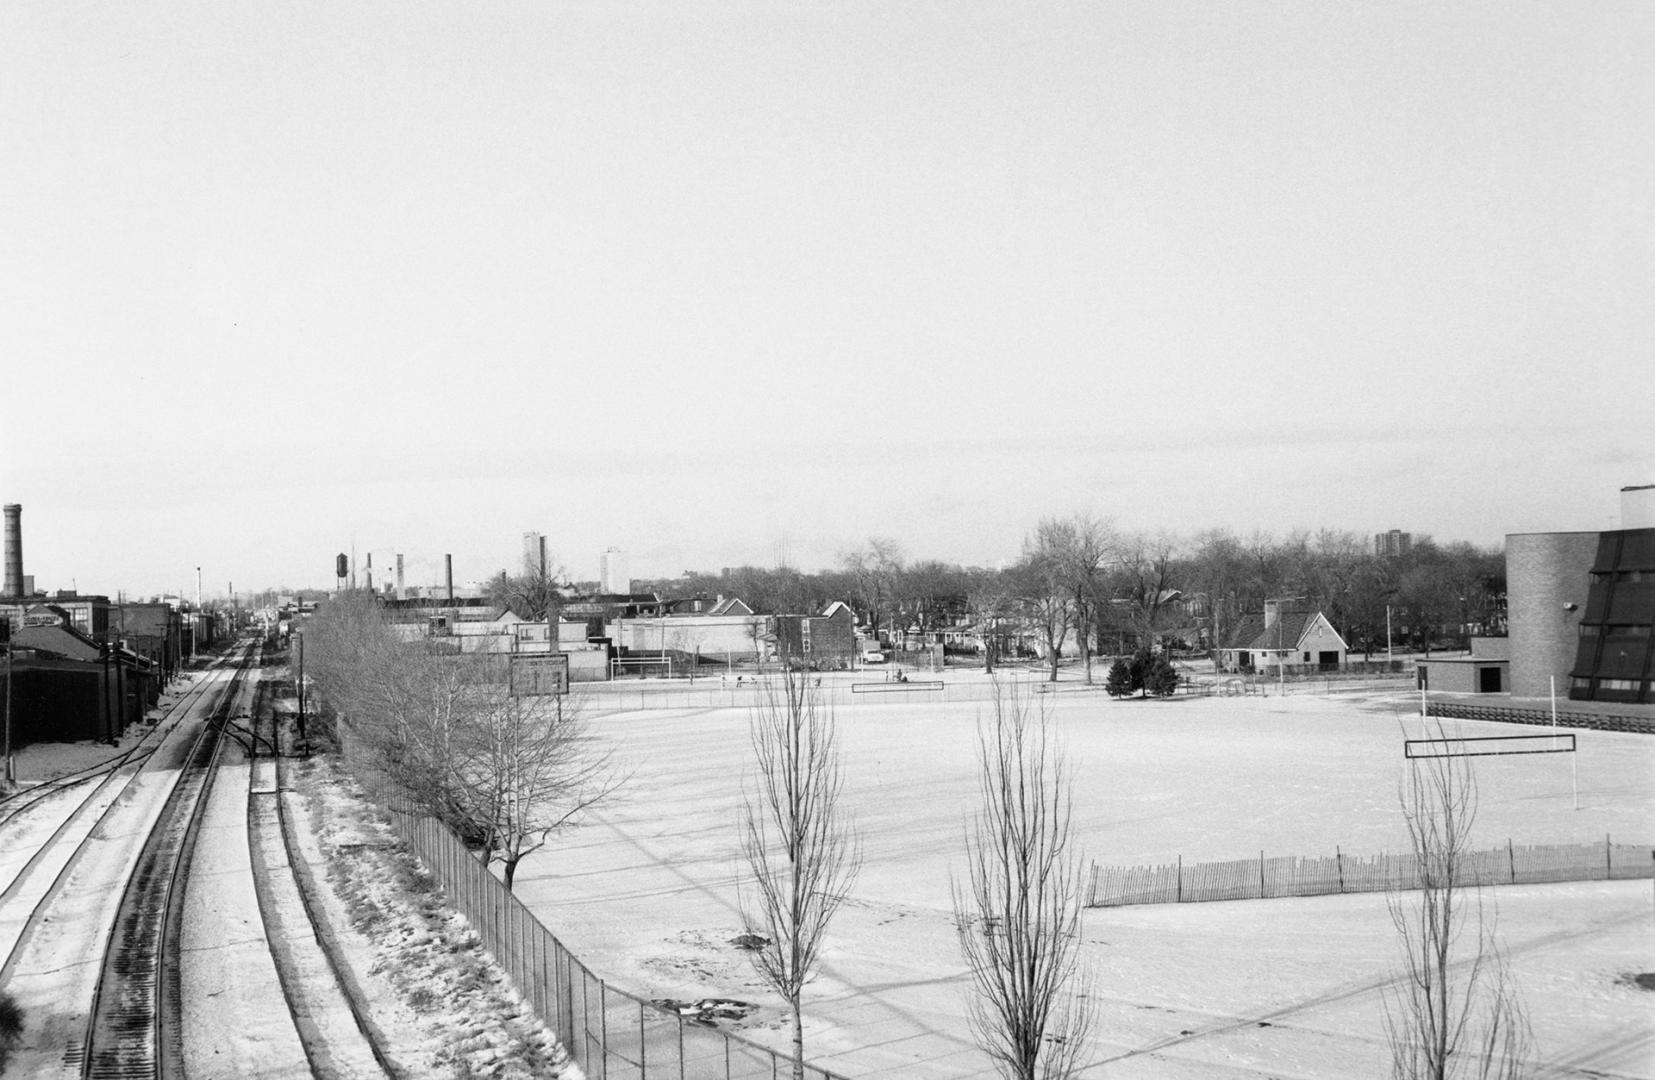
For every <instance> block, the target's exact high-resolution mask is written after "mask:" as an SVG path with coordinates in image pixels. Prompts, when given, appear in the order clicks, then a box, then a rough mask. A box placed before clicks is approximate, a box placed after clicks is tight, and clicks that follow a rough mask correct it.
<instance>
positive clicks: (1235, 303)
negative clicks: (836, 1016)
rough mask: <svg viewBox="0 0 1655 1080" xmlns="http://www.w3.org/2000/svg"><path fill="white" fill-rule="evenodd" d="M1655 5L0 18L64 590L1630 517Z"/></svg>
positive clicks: (18, 341)
mask: <svg viewBox="0 0 1655 1080" xmlns="http://www.w3.org/2000/svg"><path fill="white" fill-rule="evenodd" d="M1652 57H1655V4H1650V3H1648V2H1647V0H1626V2H1620V3H1616V2H1595V3H1589V4H1583V3H1575V2H1568V3H1523V2H1516V3H1513V2H1509V0H1501V2H1498V3H1488V4H1471V3H1448V4H1443V3H1438V2H1431V3H1420V4H1396V3H1383V4H1378V3H1373V4H1367V3H1363V4H1358V3H1327V2H1324V0H1306V2H1303V3H1218V2H1206V3H1168V2H1165V0H1155V2H1150V3H1112V2H1104V0H1095V2H1087V3H1076V4H1056V3H1039V2H1032V3H1015V4H1013V3H1004V2H1001V3H979V2H964V0H949V2H939V3H892V2H889V0H878V2H867V3H853V2H844V3H802V2H801V3H773V2H765V3H722V2H720V3H711V2H709V3H694V2H684V0H670V2H669V0H661V2H649V3H623V2H616V0H596V2H587V3H562V2H545V0H543V2H540V3H521V2H519V3H513V2H504V0H490V2H489V3H483V4H478V3H458V2H452V3H441V2H438V3H432V2H423V0H421V2H411V0H398V2H396V3H388V2H375V0H366V2H363V0H353V2H351V3H347V4H339V3H315V2H310V0H301V2H296V3H288V4H280V5H273V4H268V3H238V2H224V0H213V2H210V3H209V2H180V0H168V2H166V3H150V2H124V3H118V4H108V3H99V4H93V3H85V2H77V0H8V2H7V3H6V4H4V5H0V260H3V261H0V351H3V352H0V355H3V356H4V370H5V385H6V391H5V395H4V399H3V400H4V407H3V409H0V425H3V443H0V447H3V454H0V500H3V501H5V502H17V503H21V504H22V505H23V524H24V555H25V563H26V565H25V571H26V572H28V573H32V574H34V575H35V577H36V581H37V584H38V585H39V586H41V587H44V588H58V587H69V586H70V585H71V584H72V583H74V584H78V586H79V587H80V588H81V589H82V590H83V591H88V590H96V591H106V592H110V593H114V592H115V591H117V590H121V589H124V590H127V591H129V592H144V591H151V590H159V589H170V588H179V587H184V588H187V589H193V587H194V576H195V567H196V566H198V565H199V566H201V567H202V568H203V575H204V577H205V579H206V587H207V590H208V591H209V592H215V591H219V590H222V589H224V588H225V587H226V584H227V583H229V582H235V583H236V587H237V589H238V590H239V589H242V588H246V587H252V586H263V585H274V584H279V583H285V584H289V585H327V584H331V583H332V557H333V555H334V554H335V553H336V552H339V551H348V550H350V549H351V547H352V545H353V544H354V545H355V547H356V549H357V550H358V551H359V552H367V551H373V552H375V553H376V559H375V562H376V564H378V565H383V560H384V559H385V558H386V557H387V556H386V554H385V553H389V552H394V551H401V552H404V553H405V554H406V556H407V560H408V566H409V571H408V573H409V580H410V581H411V582H413V581H429V580H435V577H436V575H437V573H438V568H439V567H440V565H441V560H442V555H443V553H445V552H452V553H453V554H454V558H455V573H456V577H457V578H459V579H460V580H462V581H463V580H468V579H474V578H477V577H481V576H485V575H487V574H489V573H491V572H494V571H496V570H498V569H499V568H501V567H503V566H507V565H514V564H515V563H516V561H517V559H518V557H519V550H520V542H521V540H520V538H521V534H522V533H523V532H524V531H525V530H527V529H537V530H540V531H542V532H544V533H546V534H547V536H548V538H549V543H550V546H551V548H552V550H553V551H555V552H556V553H558V554H559V555H560V556H561V557H562V559H563V561H564V562H565V564H566V565H567V566H568V568H569V569H570V570H571V571H572V572H573V573H574V574H575V575H576V576H577V577H582V578H590V577H595V576H596V574H597V558H598V553H599V552H600V551H602V550H603V549H604V548H605V547H608V546H611V545H614V546H617V547H620V548H623V549H625V550H627V551H628V552H629V553H630V561H631V568H632V571H633V573H634V575H636V576H646V575H666V574H676V573H677V572H679V571H680V570H684V569H689V568H697V569H716V568H717V567H719V566H724V565H732V564H737V563H742V562H754V563H760V564H767V565H768V564H773V563H774V562H775V561H776V560H777V559H778V558H787V559H788V560H789V561H790V562H792V563H793V564H794V565H798V566H801V567H804V568H816V567H820V566H826V565H829V564H832V563H833V562H835V561H836V559H837V556H838V555H839V553H841V552H843V551H845V550H847V549H850V548H852V547H855V546H857V545H858V544H860V543H861V542H862V541H863V540H864V539H865V538H867V537H868V536H870V535H881V536H889V537H891V538H893V539H895V540H897V541H898V542H899V543H900V544H901V545H902V546H903V547H904V548H905V549H906V550H907V552H908V553H909V554H910V555H911V556H915V557H936V558H942V559H946V560H952V561H960V562H965V563H977V564H994V563H998V562H1000V561H1002V560H1005V559H1008V558H1011V557H1014V556H1015V555H1016V553H1017V550H1018V548H1019V546H1020V544H1021V540H1022V537H1023V535H1024V534H1025V532H1027V531H1028V530H1029V529H1030V528H1031V526H1032V525H1033V524H1034V523H1035V522H1036V521H1037V520H1038V519H1039V518H1040V517H1041V516H1042V515H1048V514H1066V513H1070V512H1075V511H1084V512H1088V513H1092V514H1096V515H1098V516H1100V517H1106V518H1112V519H1113V520H1114V521H1115V522H1116V523H1117V524H1119V525H1121V526H1123V527H1126V528H1136V529H1150V530H1158V529H1168V530H1172V531H1176V532H1182V533H1188V532H1192V531H1194V530H1197V529H1200V528H1206V527H1216V526H1223V527H1228V528H1232V529H1235V530H1237V531H1240V532H1250V531H1252V530H1254V529H1260V528H1262V529H1268V530H1271V531H1273V532H1277V533H1282V532H1285V531H1287V530H1290V529H1293V528H1299V527H1307V528H1317V527H1323V526H1331V527H1337V528H1349V529H1355V530H1360V531H1363V532H1373V531H1377V530H1381V529H1387V528H1392V527H1396V528H1402V529H1408V530H1412V531H1414V532H1416V533H1422V532H1423V533H1430V534H1432V535H1435V536H1436V537H1438V538H1439V539H1445V540H1453V539H1465V540H1472V541H1475V542H1478V543H1495V542H1498V541H1499V540H1500V539H1501V537H1502V536H1503V535H1504V534H1505V533H1507V532H1518V531H1530V530H1549V529H1598V528H1606V527H1615V526H1616V525H1617V524H1618V496H1617V492H1618V489H1619V488H1620V487H1621V486H1623V485H1627V484H1645V483H1652V482H1655V393H1652V387H1655V377H1652V375H1651V372H1652V371H1655V366H1652V364H1651V353H1652V352H1655V210H1652V205H1655V62H1652V59H1651V58H1652Z"/></svg>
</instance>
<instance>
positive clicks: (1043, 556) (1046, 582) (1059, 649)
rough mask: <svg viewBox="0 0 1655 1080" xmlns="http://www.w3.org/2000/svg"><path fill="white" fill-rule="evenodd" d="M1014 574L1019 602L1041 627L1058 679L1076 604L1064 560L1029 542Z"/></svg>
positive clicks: (1054, 678) (1052, 676)
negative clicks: (1063, 563)
mask: <svg viewBox="0 0 1655 1080" xmlns="http://www.w3.org/2000/svg"><path fill="white" fill-rule="evenodd" d="M1011 576H1012V580H1013V582H1014V583H1015V587H1016V590H1017V602H1018V606H1019V607H1021V608H1022V611H1023V614H1024V617H1025V618H1026V619H1027V620H1028V621H1029V623H1031V624H1032V625H1033V626H1034V628H1035V629H1036V630H1037V631H1039V633H1040V641H1041V644H1043V645H1044V646H1045V647H1046V662H1047V663H1048V664H1049V665H1050V673H1049V676H1050V681H1051V682H1056V681H1057V667H1058V663H1059V661H1060V660H1061V659H1062V655H1063V643H1064V641H1066V640H1067V639H1068V637H1069V627H1070V625H1071V624H1072V623H1073V621H1074V605H1073V602H1072V600H1071V598H1070V596H1069V588H1068V585H1067V582H1066V579H1065V577H1064V574H1063V566H1062V563H1061V562H1060V561H1059V560H1058V559H1057V557H1056V555H1055V554H1054V553H1053V552H1051V551H1049V550H1045V549H1042V548H1041V547H1039V546H1038V545H1036V544H1034V543H1031V542H1025V543H1024V545H1023V559H1022V561H1021V562H1019V563H1018V564H1017V566H1015V567H1014V568H1013V569H1012V571H1011Z"/></svg>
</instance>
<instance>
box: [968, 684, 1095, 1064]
mask: <svg viewBox="0 0 1655 1080" xmlns="http://www.w3.org/2000/svg"><path fill="white" fill-rule="evenodd" d="M977 740H978V745H979V748H980V753H981V773H980V775H979V781H978V782H979V786H980V788H981V791H982V799H983V804H982V808H981V810H979V811H978V814H977V818H976V822H975V825H974V828H973V830H972V831H971V832H970V833H969V834H968V835H967V838H966V857H967V870H968V878H967V882H966V883H965V884H964V885H961V884H960V883H959V882H958V881H956V882H955V884H954V923H955V928H956V931H957V933H958V935H959V941H960V951H961V952H962V953H963V954H964V956H965V960H966V964H967V966H968V967H969V968H970V969H971V979H972V983H973V986H974V988H975V990H976V994H975V996H974V997H973V999H972V1002H971V1026H972V1030H973V1031H974V1032H975V1033H976V1036H977V1041H978V1044H979V1045H980V1046H982V1048H983V1049H984V1051H986V1052H987V1053H988V1055H989V1056H990V1057H991V1058H992V1059H993V1060H994V1062H995V1065H996V1067H997V1068H998V1069H999V1071H1000V1074H1001V1075H1002V1076H1005V1077H1007V1078H1008V1080H1037V1078H1042V1080H1061V1078H1066V1077H1071V1076H1074V1075H1076V1074H1077V1073H1078V1072H1079V1071H1080V1069H1082V1068H1083V1067H1084V1066H1085V1065H1086V1061H1085V1052H1086V1043H1087V1040H1088V1039H1089V1038H1090V1035H1091V1031H1092V1028H1093V1025H1094V1022H1095V1018H1096V1013H1095V1009H1094V1007H1093V1005H1092V1002H1091V999H1090V998H1089V996H1088V991H1089V989H1090V987H1089V985H1088V984H1089V982H1090V980H1089V978H1088V976H1087V973H1086V971H1085V969H1084V968H1083V966H1082V964H1081V960H1080V928H1081V912H1082V909H1083V906H1084V902H1085V897H1084V896H1082V895H1081V888H1082V876H1081V869H1080V868H1081V859H1080V856H1079V853H1078V852H1077V851H1075V850H1074V849H1073V848H1072V847H1071V844H1070V834H1069V822H1070V794H1069V793H1070V784H1071V777H1070V775H1069V772H1068V769H1067V767H1066V765H1065V763H1064V760H1063V755H1062V753H1061V751H1060V750H1059V749H1058V747H1057V746H1056V743H1055V740H1054V737H1053V735H1052V732H1051V728H1050V726H1049V725H1048V723H1047V719H1046V715H1045V713H1044V711H1043V710H1042V711H1040V712H1038V713H1036V712H1032V711H1031V710H1030V708H1029V706H1028V704H1027V703H1026V702H1025V701H1023V700H1022V699H1021V698H1019V697H1018V696H1017V695H1016V693H1015V691H1013V690H1008V689H1006V688H1000V687H997V692H996V694H995V697H994V713H993V715H992V717H990V718H989V719H988V720H987V721H986V722H984V723H981V724H979V726H978V732H977Z"/></svg>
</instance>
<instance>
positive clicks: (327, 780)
mask: <svg viewBox="0 0 1655 1080" xmlns="http://www.w3.org/2000/svg"><path fill="white" fill-rule="evenodd" d="M289 775H290V777H292V778H293V779H292V780H291V782H292V783H293V784H294V786H295V787H297V788H298V789H299V791H300V792H301V793H302V797H303V802H304V810H305V813H304V820H305V822H306V826H307V827H306V828H304V829H302V830H301V833H302V834H303V836H304V839H303V841H302V843H301V849H302V851H301V854H302V857H305V858H306V861H307V862H310V863H311V864H312V865H316V866H325V867H326V881H327V883H328V884H329V885H330V886H331V888H330V889H326V890H323V893H324V897H323V898H324V901H325V904H326V907H327V909H328V912H329V921H330V922H331V924H332V925H333V926H334V928H335V929H336V930H339V931H340V940H341V943H342V944H343V945H344V947H345V952H346V954H347V955H348V956H349V957H350V964H351V967H352V968H353V969H354V970H355V971H356V972H357V977H358V978H359V979H360V980H361V984H362V986H363V989H364V991H365V992H366V993H367V994H368V996H369V999H370V1002H371V1006H370V1007H371V1011H372V1012H373V1015H374V1017H375V1019H376V1021H377V1022H378V1024H379V1026H380V1027H381V1029H382V1030H384V1031H385V1033H386V1034H387V1036H389V1037H390V1039H391V1040H392V1043H393V1045H392V1046H391V1047H390V1048H389V1049H390V1053H391V1057H392V1058H393V1060H396V1061H398V1062H399V1063H400V1064H402V1065H403V1066H404V1067H405V1068H406V1069H408V1070H409V1071H408V1073H407V1074H408V1075H416V1076H417V1075H428V1076H433V1077H437V1076H441V1077H448V1076H467V1077H499V1078H502V1080H512V1078H519V1077H525V1078H526V1077H543V1076H544V1077H557V1076H562V1077H565V1078H568V1080H579V1078H580V1076H581V1071H580V1068H579V1066H577V1065H574V1064H572V1063H570V1062H568V1061H567V1059H566V1057H565V1055H564V1053H563V1050H562V1047H560V1046H559V1045H558V1043H557V1040H556V1038H555V1036H553V1035H552V1034H551V1032H550V1031H549V1030H548V1029H547V1028H546V1027H545V1025H544V1024H542V1023H541V1022H540V1020H539V1019H538V1018H537V1017H536V1016H535V1015H534V1012H533V1010H532V1009H530V1008H529V1007H528V1006H527V1005H526V1004H525V1003H524V1002H523V1000H522V998H521V997H519V996H518V994H517V992H516V991H515V990H514V989H513V988H512V985H511V982H510V980H509V979H508V978H507V976H506V975H505V973H504V971H503V970H501V968H500V967H499V966H498V965H496V964H495V963H494V962H493V959H492V957H491V956H490V955H489V953H488V952H487V951H486V950H485V949H483V948H482V946H481V945H480V944H479V942H478V938H477V935H476V934H475V933H474V932H473V931H472V930H471V929H470V927H469V925H468V924H467V923H466V921H465V919H464V918H462V917H461V916H459V915H457V914H455V913H454V912H453V911H452V910H450V909H448V908H445V907H444V906H443V899H442V896H441V893H440V891H439V890H438V889H437V888H436V886H435V883H434V882H433V880H432V879H431V877H430V875H429V874H427V873H426V872H425V871H424V870H423V869H422V868H421V867H420V865H419V862H418V860H417V859H415V858H414V857H413V856H412V855H411V854H409V853H408V852H407V850H406V849H405V847H404V846H403V845H401V844H400V842H399V841H398V840H397V839H396V837H395V836H394V835H393V834H392V833H391V831H390V829H389V827H388V825H387V824H386V823H385V822H384V821H383V820H382V819H381V818H380V817H379V816H378V814H377V813H376V812H375V811H374V810H373V809H372V808H371V807H370V806H369V805H368V804H367V803H365V802H364V801H362V800H361V799H360V798H359V797H357V795H356V794H355V791H356V789H355V785H354V784H353V783H352V782H351V781H350V780H349V779H348V778H346V777H344V776H342V775H341V774H340V773H339V772H338V769H337V767H336V763H335V761H334V760H333V759H332V758H327V757H316V758H312V759H309V760H308V761H302V762H293V763H292V771H291V772H290V774H289Z"/></svg>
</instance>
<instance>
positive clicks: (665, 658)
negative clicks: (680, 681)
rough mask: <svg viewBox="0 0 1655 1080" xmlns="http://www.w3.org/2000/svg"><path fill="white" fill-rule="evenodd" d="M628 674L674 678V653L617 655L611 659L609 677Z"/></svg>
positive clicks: (617, 677)
mask: <svg viewBox="0 0 1655 1080" xmlns="http://www.w3.org/2000/svg"><path fill="white" fill-rule="evenodd" d="M627 675H637V676H649V675H657V676H659V675H665V676H666V677H667V678H669V679H670V678H672V675H673V670H672V654H671V653H663V654H662V655H659V656H617V657H615V658H614V659H613V660H610V661H609V677H610V678H611V679H619V678H623V677H624V676H627Z"/></svg>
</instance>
